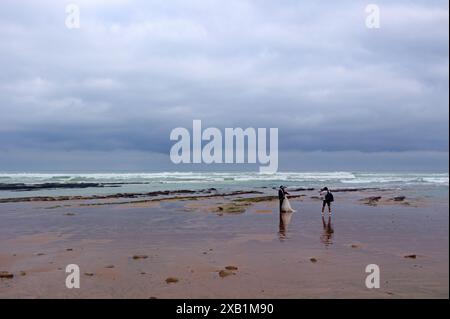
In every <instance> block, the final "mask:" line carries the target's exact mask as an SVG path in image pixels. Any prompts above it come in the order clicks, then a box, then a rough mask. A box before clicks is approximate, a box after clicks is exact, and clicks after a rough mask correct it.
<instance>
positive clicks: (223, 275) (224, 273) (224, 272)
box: [219, 270, 233, 278]
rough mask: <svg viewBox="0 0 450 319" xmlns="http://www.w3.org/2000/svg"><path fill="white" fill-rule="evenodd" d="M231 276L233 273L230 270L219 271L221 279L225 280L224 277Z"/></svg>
mask: <svg viewBox="0 0 450 319" xmlns="http://www.w3.org/2000/svg"><path fill="white" fill-rule="evenodd" d="M231 275H233V272H232V271H230V270H221V271H219V276H220V277H221V278H225V277H228V276H231Z"/></svg>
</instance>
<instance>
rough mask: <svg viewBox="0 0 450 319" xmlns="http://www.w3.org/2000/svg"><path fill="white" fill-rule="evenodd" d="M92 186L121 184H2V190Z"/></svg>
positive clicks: (0, 188) (115, 185)
mask: <svg viewBox="0 0 450 319" xmlns="http://www.w3.org/2000/svg"><path fill="white" fill-rule="evenodd" d="M92 187H96V188H98V187H120V185H117V184H114V183H111V184H108V183H42V184H23V183H16V184H4V183H1V184H0V190H2V191H21V192H25V191H34V190H39V189H74V188H92Z"/></svg>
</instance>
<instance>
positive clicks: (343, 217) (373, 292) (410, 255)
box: [0, 190, 449, 298]
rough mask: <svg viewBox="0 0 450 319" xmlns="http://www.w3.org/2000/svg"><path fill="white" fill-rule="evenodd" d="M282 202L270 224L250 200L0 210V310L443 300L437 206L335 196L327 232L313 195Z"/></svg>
mask: <svg viewBox="0 0 450 319" xmlns="http://www.w3.org/2000/svg"><path fill="white" fill-rule="evenodd" d="M293 194H294V195H295V196H293V198H292V199H291V204H292V206H293V208H294V209H296V210H297V212H295V213H293V214H290V215H289V214H283V215H281V216H280V214H279V212H278V202H277V200H274V198H275V197H267V196H266V195H260V194H251V193H248V194H245V193H242V194H234V195H230V196H220V194H219V195H217V196H207V197H204V198H200V197H196V196H194V195H189V196H185V197H183V198H170V199H163V200H160V199H158V200H149V201H146V200H142V199H139V200H138V201H137V202H133V201H126V202H123V201H122V202H121V203H117V202H115V200H107V199H103V200H101V201H99V202H92V201H91V200H89V201H88V200H66V201H52V202H45V201H33V202H12V203H2V204H0V219H1V223H0V272H1V271H4V272H8V273H9V274H12V275H13V277H12V278H1V279H0V298H448V297H449V286H448V282H449V270H448V266H449V258H448V249H449V247H448V244H449V238H448V234H449V230H448V208H449V207H448V199H446V200H444V199H443V200H441V201H431V200H428V199H427V198H408V197H407V198H405V199H402V200H399V199H398V198H397V200H395V199H394V198H396V197H399V194H395V192H392V193H391V192H380V191H376V190H363V191H357V192H353V191H352V192H338V193H335V197H336V202H335V203H334V205H333V206H334V207H333V208H334V211H333V215H332V218H331V224H329V222H328V216H327V215H325V220H322V218H321V213H320V208H321V202H320V201H319V200H318V199H317V198H316V197H315V196H317V192H316V191H308V190H299V191H298V192H293ZM380 196H381V198H379V199H375V198H376V197H380ZM68 264H77V265H79V267H80V271H81V288H80V289H67V288H66V287H65V278H66V276H67V274H66V273H65V267H66V266H67V265H68ZM368 264H377V265H378V266H379V267H380V271H381V281H380V284H381V287H380V288H379V289H367V288H366V286H365V279H366V276H367V274H366V273H365V268H366V266H367V265H368Z"/></svg>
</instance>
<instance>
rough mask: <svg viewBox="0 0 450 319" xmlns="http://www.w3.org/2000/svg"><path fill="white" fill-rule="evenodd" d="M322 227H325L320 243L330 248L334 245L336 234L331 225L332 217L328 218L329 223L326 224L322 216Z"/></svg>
mask: <svg viewBox="0 0 450 319" xmlns="http://www.w3.org/2000/svg"><path fill="white" fill-rule="evenodd" d="M322 225H323V233H322V236H320V241H321V242H322V243H323V244H324V245H325V246H329V245H331V244H333V241H332V239H333V234H334V229H333V225H332V224H331V216H329V217H328V222H326V221H325V217H323V216H322Z"/></svg>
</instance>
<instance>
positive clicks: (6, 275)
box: [0, 271, 14, 279]
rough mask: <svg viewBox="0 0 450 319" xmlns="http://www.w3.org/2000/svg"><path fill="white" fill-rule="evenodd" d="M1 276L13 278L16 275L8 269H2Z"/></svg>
mask: <svg viewBox="0 0 450 319" xmlns="http://www.w3.org/2000/svg"><path fill="white" fill-rule="evenodd" d="M0 278H6V279H12V278H14V275H13V274H12V273H10V272H8V271H0Z"/></svg>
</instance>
